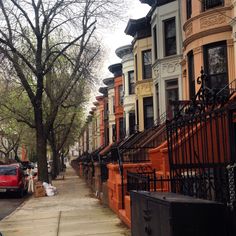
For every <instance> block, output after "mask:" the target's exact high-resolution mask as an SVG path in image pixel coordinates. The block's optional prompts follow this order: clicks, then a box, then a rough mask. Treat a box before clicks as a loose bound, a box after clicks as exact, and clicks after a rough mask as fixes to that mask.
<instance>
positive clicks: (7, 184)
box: [0, 164, 28, 197]
mask: <svg viewBox="0 0 236 236" xmlns="http://www.w3.org/2000/svg"><path fill="white" fill-rule="evenodd" d="M27 191H28V181H27V178H26V175H25V173H24V171H23V169H22V168H21V166H20V165H18V164H11V165H0V193H6V192H15V193H17V194H18V196H19V197H23V196H24V195H25V194H26V193H27Z"/></svg>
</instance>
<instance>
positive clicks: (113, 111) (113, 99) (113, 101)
mask: <svg viewBox="0 0 236 236" xmlns="http://www.w3.org/2000/svg"><path fill="white" fill-rule="evenodd" d="M114 113H115V96H112V114H114Z"/></svg>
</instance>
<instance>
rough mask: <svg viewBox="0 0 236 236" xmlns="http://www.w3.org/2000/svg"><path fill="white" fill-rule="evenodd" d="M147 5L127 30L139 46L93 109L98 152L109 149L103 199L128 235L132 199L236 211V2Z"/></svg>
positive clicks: (186, 0) (103, 155) (114, 68)
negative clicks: (135, 195) (188, 201)
mask: <svg viewBox="0 0 236 236" xmlns="http://www.w3.org/2000/svg"><path fill="white" fill-rule="evenodd" d="M140 2H141V3H143V4H148V5H149V6H150V7H151V10H150V11H149V13H148V14H147V15H146V16H145V17H143V18H140V19H136V20H133V19H130V20H129V21H128V23H127V27H126V29H125V33H126V34H128V35H130V36H132V37H133V41H132V44H131V45H126V46H123V47H120V48H118V49H117V50H116V55H117V56H118V57H119V58H120V59H121V63H118V64H114V65H111V66H110V67H109V71H110V72H112V73H113V77H111V78H106V79H104V80H103V82H104V84H105V85H106V86H107V87H106V88H100V90H99V91H100V93H102V94H103V95H102V96H101V97H100V98H98V99H97V102H96V103H94V105H95V106H96V110H95V111H94V112H93V114H92V115H93V116H94V117H97V120H96V121H97V122H96V125H97V126H96V128H93V130H94V131H93V139H95V140H97V141H96V145H95V146H94V148H95V149H93V151H94V150H98V149H99V148H100V149H99V155H98V160H99V163H100V167H102V166H103V167H105V169H102V168H100V172H99V170H97V171H98V172H99V174H97V175H96V173H95V176H99V177H101V178H102V179H103V180H102V182H103V183H101V182H100V185H102V187H100V188H99V187H97V188H96V191H100V192H101V195H100V194H98V195H99V197H101V196H103V197H104V196H105V195H106V201H107V204H108V205H109V206H110V207H111V209H113V210H114V211H115V212H116V213H117V214H118V216H119V217H120V218H121V219H122V220H123V221H124V222H125V223H126V224H127V225H128V226H130V225H131V220H132V219H131V204H130V200H131V198H130V191H131V190H146V191H163V192H175V193H180V194H182V195H189V196H192V197H198V198H202V199H208V200H214V201H219V202H221V203H224V204H226V205H229V206H231V209H233V204H234V203H233V201H234V200H232V199H236V197H235V196H231V195H232V192H231V195H230V194H229V186H228V183H227V182H225V181H227V178H226V179H225V178H224V177H223V175H224V176H225V173H228V169H227V168H228V166H231V165H232V164H235V162H236V161H235V155H234V154H235V153H236V149H235V143H236V141H235V140H236V139H235V130H236V129H235V127H236V122H235V114H236V111H235V107H236V106H235V101H234V98H235V97H234V92H235V91H236V82H235V81H236V75H235V69H236V63H235V62H236V45H235V44H236V35H235V34H236V33H235V32H236V23H235V22H236V20H235V19H236V10H235V9H236V1H235V0H211V1H209V0H202V1H193V0H183V1H177V0H140ZM105 100H106V102H107V105H104V104H105V103H104V101H105ZM99 101H100V103H99ZM102 101H103V102H102ZM99 104H100V105H99ZM102 104H103V105H102ZM99 107H100V108H99ZM105 113H106V114H107V115H105ZM106 118H107V120H106ZM100 119H101V120H102V121H101V120H100ZM102 122H103V123H102ZM104 122H105V123H106V125H105V123H104ZM98 125H99V127H98ZM105 127H107V128H105ZM105 130H106V131H105ZM98 137H99V138H98ZM96 138H97V139H96ZM84 139H85V138H84ZM105 140H106V141H105ZM84 151H85V150H84ZM92 153H93V152H92ZM105 160H106V161H105ZM104 163H105V164H104ZM102 164H103V165H102ZM204 165H205V167H204ZM232 166H233V165H232ZM226 167H227V168H226ZM230 168H231V167H230ZM232 168H233V167H232ZM104 170H106V171H104ZM95 172H96V171H95ZM108 172H109V173H108ZM103 175H106V177H105V178H103ZM204 181H205V182H204ZM104 183H106V188H105V189H104V188H103V187H104V186H103V184H104ZM231 187H232V186H231ZM227 188H228V189H227ZM234 188H235V186H234ZM223 191H224V193H226V195H225V196H223V195H224V194H223V193H222V192H223ZM101 198H102V197H101ZM229 199H231V200H229ZM232 212H233V211H232ZM229 215H230V214H229ZM143 218H145V217H143ZM231 218H232V217H231ZM232 219H233V218H232ZM229 221H230V220H229ZM140 225H142V224H140ZM193 228H194V227H193ZM132 230H133V229H132ZM194 233H195V232H192V234H194ZM135 235H136V234H135ZM222 235H223V234H222ZM229 235H230V236H231V235H234V233H233V234H232V232H231V233H229ZM136 236H139V235H138V234H137V235H136Z"/></svg>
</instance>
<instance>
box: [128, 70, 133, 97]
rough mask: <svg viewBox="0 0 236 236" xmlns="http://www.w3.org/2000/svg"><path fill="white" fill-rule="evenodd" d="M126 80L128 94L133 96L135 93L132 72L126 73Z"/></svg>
mask: <svg viewBox="0 0 236 236" xmlns="http://www.w3.org/2000/svg"><path fill="white" fill-rule="evenodd" d="M128 80H129V94H134V93H135V83H134V71H129V72H128Z"/></svg>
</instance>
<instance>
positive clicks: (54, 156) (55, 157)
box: [51, 144, 59, 179]
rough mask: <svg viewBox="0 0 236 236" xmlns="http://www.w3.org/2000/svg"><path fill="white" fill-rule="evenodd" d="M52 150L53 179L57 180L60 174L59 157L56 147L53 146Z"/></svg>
mask: <svg viewBox="0 0 236 236" xmlns="http://www.w3.org/2000/svg"><path fill="white" fill-rule="evenodd" d="M51 148H52V178H53V179H55V178H56V177H57V175H58V174H59V168H58V158H59V156H58V152H57V150H56V148H55V146H54V145H52V144H51Z"/></svg>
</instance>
